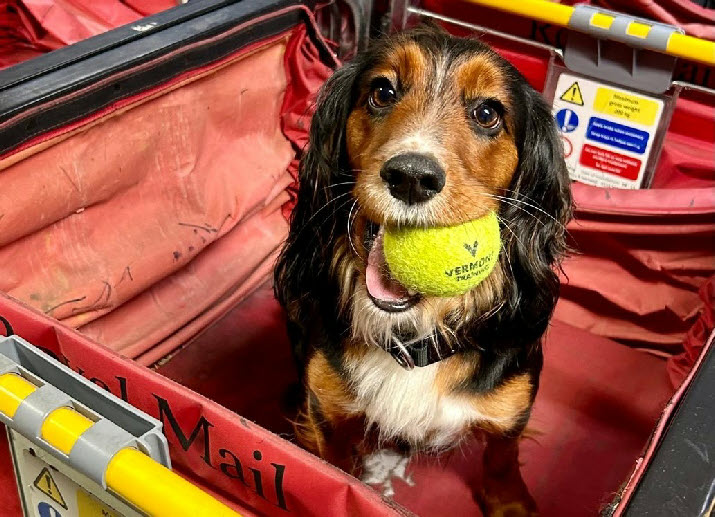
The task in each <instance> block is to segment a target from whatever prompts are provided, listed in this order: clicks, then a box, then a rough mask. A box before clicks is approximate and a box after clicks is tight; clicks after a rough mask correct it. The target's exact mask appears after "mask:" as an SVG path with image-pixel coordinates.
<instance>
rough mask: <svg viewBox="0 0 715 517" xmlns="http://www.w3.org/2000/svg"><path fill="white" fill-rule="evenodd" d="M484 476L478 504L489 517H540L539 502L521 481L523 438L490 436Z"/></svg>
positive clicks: (487, 441)
mask: <svg viewBox="0 0 715 517" xmlns="http://www.w3.org/2000/svg"><path fill="white" fill-rule="evenodd" d="M482 461H483V466H484V474H483V480H482V487H481V490H480V493H479V494H477V501H478V503H479V506H480V507H481V509H482V512H483V513H484V515H485V516H486V517H522V516H529V517H533V516H537V515H538V510H537V507H536V502H535V501H534V499H533V498H532V497H531V494H529V490H528V489H527V487H526V484H525V483H524V480H523V479H522V477H521V471H520V468H519V438H517V437H506V436H500V435H496V434H491V433H490V434H487V440H486V448H485V450H484V457H483V460H482Z"/></svg>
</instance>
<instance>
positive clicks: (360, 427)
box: [295, 352, 365, 476]
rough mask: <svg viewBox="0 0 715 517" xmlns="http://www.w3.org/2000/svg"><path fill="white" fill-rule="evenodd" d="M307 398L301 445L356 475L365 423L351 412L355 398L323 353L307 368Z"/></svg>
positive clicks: (299, 434) (300, 426)
mask: <svg viewBox="0 0 715 517" xmlns="http://www.w3.org/2000/svg"><path fill="white" fill-rule="evenodd" d="M306 374H307V375H306V392H307V395H306V399H305V403H304V405H303V409H302V411H301V412H300V414H299V416H298V420H297V421H296V423H295V432H296V436H297V438H298V441H299V442H300V444H301V445H302V446H303V447H304V448H305V449H308V450H309V451H310V452H312V453H313V454H315V455H317V456H320V457H321V458H323V459H324V460H326V461H327V462H329V463H332V464H333V465H335V466H336V467H338V468H340V469H342V470H344V471H345V472H347V473H348V474H351V475H353V476H359V474H360V469H361V468H362V451H361V450H359V449H360V446H361V444H362V443H363V441H364V437H365V421H364V418H363V417H362V415H359V414H354V413H353V412H351V411H350V407H351V406H352V402H353V400H352V395H351V394H350V391H349V390H348V389H347V386H346V384H345V382H344V380H343V379H342V378H341V377H340V375H339V374H338V373H337V372H336V371H335V370H334V369H333V367H332V366H331V365H330V363H329V362H328V360H327V359H326V358H325V356H324V355H323V354H322V353H321V352H317V353H316V354H315V355H313V357H311V359H310V361H309V363H308V367H307V369H306Z"/></svg>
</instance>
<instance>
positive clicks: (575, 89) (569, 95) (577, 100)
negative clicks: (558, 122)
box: [561, 81, 583, 106]
mask: <svg viewBox="0 0 715 517" xmlns="http://www.w3.org/2000/svg"><path fill="white" fill-rule="evenodd" d="M561 100H562V101H566V102H570V103H572V104H577V105H578V106H583V95H581V88H580V87H579V85H578V81H574V83H573V84H572V85H571V86H569V87H568V89H567V90H566V91H565V92H564V94H563V95H562V96H561Z"/></svg>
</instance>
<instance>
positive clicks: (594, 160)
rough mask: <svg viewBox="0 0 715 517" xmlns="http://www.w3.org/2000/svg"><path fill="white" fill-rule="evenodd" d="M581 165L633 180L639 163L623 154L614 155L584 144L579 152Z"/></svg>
mask: <svg viewBox="0 0 715 517" xmlns="http://www.w3.org/2000/svg"><path fill="white" fill-rule="evenodd" d="M580 161H581V164H582V165H585V166H586V167H590V168H592V169H596V170H599V171H603V172H607V173H609V174H615V175H617V176H620V177H621V178H626V179H629V180H635V179H636V178H638V171H639V169H640V166H641V161H640V160H638V159H637V158H631V157H630V156H626V155H625V154H619V153H614V152H612V151H608V150H606V149H601V148H599V147H596V146H593V145H589V144H586V145H584V146H583V150H582V151H581V160H580Z"/></svg>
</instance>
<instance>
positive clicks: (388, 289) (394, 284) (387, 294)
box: [365, 228, 409, 302]
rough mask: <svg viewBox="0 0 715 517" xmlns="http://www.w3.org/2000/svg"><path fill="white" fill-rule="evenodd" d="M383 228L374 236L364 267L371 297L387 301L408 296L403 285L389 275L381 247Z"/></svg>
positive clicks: (394, 300) (398, 299)
mask: <svg viewBox="0 0 715 517" xmlns="http://www.w3.org/2000/svg"><path fill="white" fill-rule="evenodd" d="M382 234H383V229H382V228H380V232H379V233H378V234H377V237H375V242H374V243H373V245H372V249H370V253H369V255H368V257H367V268H366V269H365V284H366V285H367V290H368V291H369V292H370V294H371V295H372V297H373V298H377V299H378V300H384V301H388V302H396V301H400V300H404V299H405V298H408V297H409V293H408V292H407V289H406V288H405V286H403V285H402V284H401V283H399V282H398V281H397V280H394V279H393V278H391V277H390V274H389V273H388V269H387V263H386V262H385V253H384V251H383V249H382Z"/></svg>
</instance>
